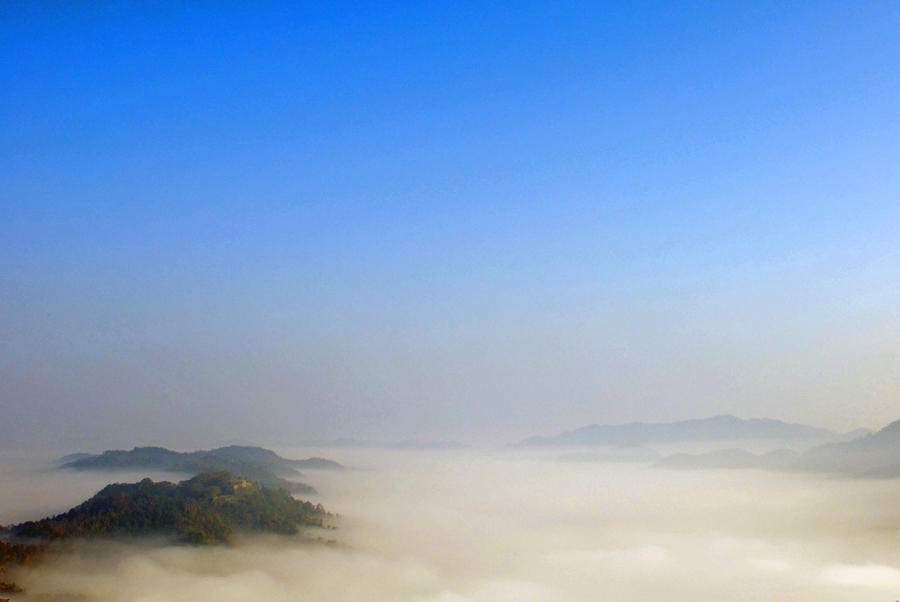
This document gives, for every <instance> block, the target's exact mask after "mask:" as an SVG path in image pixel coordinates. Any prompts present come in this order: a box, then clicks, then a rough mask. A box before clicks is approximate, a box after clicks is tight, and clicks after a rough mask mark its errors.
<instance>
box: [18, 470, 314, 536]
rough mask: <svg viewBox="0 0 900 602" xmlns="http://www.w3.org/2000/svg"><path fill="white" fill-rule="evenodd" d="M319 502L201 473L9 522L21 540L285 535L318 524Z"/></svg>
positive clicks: (114, 489) (110, 491)
mask: <svg viewBox="0 0 900 602" xmlns="http://www.w3.org/2000/svg"><path fill="white" fill-rule="evenodd" d="M327 516H329V514H328V513H327V512H326V511H325V510H324V508H322V506H321V505H313V504H312V503H310V502H304V501H300V500H296V499H294V498H293V497H291V495H290V494H289V493H288V492H286V491H284V490H275V489H268V488H263V487H260V486H259V485H258V484H257V483H253V482H250V481H245V480H243V479H237V478H235V477H234V476H233V475H232V474H231V473H228V472H214V473H203V474H200V475H197V476H196V477H194V478H192V479H189V480H187V481H183V482H181V483H179V484H177V485H176V484H173V483H169V482H165V481H164V482H159V483H154V482H153V481H151V480H150V479H144V480H143V481H141V482H140V483H133V484H115V485H109V486H107V487H106V488H104V489H103V490H102V491H100V492H99V493H98V494H97V495H95V496H94V497H92V498H91V499H89V500H88V501H86V502H84V503H83V504H81V505H80V506H77V507H75V508H73V509H71V510H69V511H68V512H66V513H65V514H60V515H58V516H54V517H52V518H45V519H44V520H41V521H36V522H27V523H23V524H21V525H17V526H15V527H12V528H11V532H12V534H13V535H14V536H15V537H18V538H33V539H38V540H44V541H58V540H64V539H70V538H76V537H80V538H100V537H133V536H141V535H169V536H174V537H175V538H176V539H178V540H179V541H182V542H185V543H191V544H215V543H227V542H230V541H232V539H233V537H234V535H235V534H236V533H238V532H248V533H275V534H283V535H290V534H295V533H297V532H298V531H299V528H300V527H303V526H316V527H323V526H324V523H323V519H324V518H325V517H327Z"/></svg>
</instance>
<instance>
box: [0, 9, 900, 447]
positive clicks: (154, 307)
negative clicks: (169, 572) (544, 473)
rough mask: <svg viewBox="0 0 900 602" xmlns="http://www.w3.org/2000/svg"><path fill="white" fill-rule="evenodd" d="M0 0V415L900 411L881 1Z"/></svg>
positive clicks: (408, 423)
mask: <svg viewBox="0 0 900 602" xmlns="http://www.w3.org/2000/svg"><path fill="white" fill-rule="evenodd" d="M80 4H83V3H76V2H72V3H69V2H46V3H40V2H37V3H31V2H28V3H26V2H4V3H3V5H2V7H0V423H2V425H3V427H2V428H3V439H2V443H0V444H2V445H4V446H10V445H14V446H16V445H18V446H21V445H29V444H32V445H42V444H45V443H46V442H48V441H51V440H57V439H58V440H62V441H63V442H64V444H66V445H69V444H71V445H75V446H80V447H93V448H103V447H105V446H109V445H117V446H125V447H130V446H131V445H136V444H145V443H162V444H167V445H175V446H179V445H180V446H187V447H191V446H196V445H206V444H211V443H216V442H221V441H224V440H228V439H243V440H248V441H259V442H267V441H291V440H294V441H296V440H300V439H306V438H327V437H337V436H355V437H371V438H400V437H420V438H452V439H459V440H463V441H468V442H476V443H479V442H485V443H487V442H490V443H506V442H508V441H511V440H514V439H516V438H519V437H522V436H526V435H530V434H534V433H541V434H549V433H553V432H557V431H559V430H563V429H568V428H573V427H578V426H583V425H585V424H589V423H593V422H601V423H602V422H626V421H632V420H645V421H657V420H677V419H684V418H692V417H700V416H708V415H712V414H719V413H725V412H728V413H734V414H737V415H739V416H742V417H748V418H749V417H772V418H779V419H784V420H789V421H801V422H806V423H809V424H813V425H817V426H825V427H829V428H834V429H838V430H849V429H851V428H854V427H857V426H870V427H880V426H883V425H884V424H886V423H887V422H890V421H892V420H895V419H897V418H900V404H898V393H900V362H898V357H900V356H898V352H900V344H898V341H900V323H898V317H900V301H898V299H900V294H898V293H900V278H898V275H900V247H898V244H897V241H898V226H900V202H898V201H900V194H898V193H900V169H898V165H900V152H898V149H900V103H898V102H897V99H898V98H900V35H898V34H900V8H898V6H897V4H896V3H895V2H866V3H856V4H852V5H851V3H846V2H840V3H838V2H834V3H828V2H816V3H809V2H803V3H799V2H745V3H737V2H730V3H693V4H686V3H685V4H681V5H679V4H676V3H672V2H669V3H662V2H656V3H654V2H641V3H609V4H604V3H600V2H589V3H583V4H578V3H566V5H565V6H551V5H549V4H548V5H537V4H532V5H528V6H523V5H512V4H490V5H487V4H486V3H472V4H465V3H434V4H427V3H415V4H414V5H412V6H404V5H401V4H393V5H374V4H372V5H364V4H338V3H324V4H323V3H315V4H313V3H308V4H307V5H302V6H298V5H297V4H298V3H279V2H258V3H238V2H234V3H230V2H217V3H212V2H185V3H180V2H171V3H137V2H98V3H91V4H92V7H90V8H84V7H80V6H78V5H80Z"/></svg>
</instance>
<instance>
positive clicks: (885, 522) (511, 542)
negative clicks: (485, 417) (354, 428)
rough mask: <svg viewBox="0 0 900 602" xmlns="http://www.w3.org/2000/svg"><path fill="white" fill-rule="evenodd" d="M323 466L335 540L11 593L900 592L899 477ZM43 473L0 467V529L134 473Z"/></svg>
mask: <svg viewBox="0 0 900 602" xmlns="http://www.w3.org/2000/svg"><path fill="white" fill-rule="evenodd" d="M276 451H278V452H279V453H282V454H283V455H285V456H287V457H305V456H307V455H310V453H311V450H308V449H306V450H303V449H279V450H276ZM312 451H313V452H316V453H321V452H322V450H312ZM327 453H328V457H330V458H334V459H335V460H337V461H339V462H341V463H342V464H345V465H347V466H351V467H353V468H352V469H351V470H344V471H334V472H326V471H321V472H319V471H309V472H305V473H304V480H306V481H308V482H310V483H311V484H312V485H313V486H315V488H316V489H317V490H318V492H319V493H318V494H317V495H315V496H313V497H312V498H310V499H311V500H312V501H313V502H316V503H319V502H321V503H322V504H323V505H324V506H325V507H326V508H327V509H328V510H329V511H331V512H334V513H337V514H339V515H340V517H339V518H338V519H336V524H337V526H338V530H336V531H330V530H329V531H325V530H317V529H313V530H310V531H307V532H306V534H305V536H304V537H275V536H266V537H252V538H246V539H242V540H240V541H239V542H238V543H237V544H236V545H233V546H215V547H188V546H176V545H166V544H164V543H162V542H159V541H157V542H147V543H146V544H141V545H131V544H129V545H123V546H120V545H116V544H108V543H107V544H97V543H95V544H83V545H79V546H76V547H75V548H73V549H72V550H71V551H70V552H68V553H65V554H55V555H52V556H51V557H50V558H49V560H47V561H45V562H43V563H40V564H38V565H37V566H35V567H34V568H31V569H28V568H20V569H17V571H16V573H15V577H16V581H17V582H18V583H19V584H20V585H22V586H23V587H24V588H25V590H26V592H27V595H21V596H20V597H19V598H18V599H22V600H30V599H34V600H73V599H75V600H78V599H83V600H97V601H112V600H116V601H130V600H135V601H137V600H141V601H154V602H156V601H158V602H163V601H169V600H172V601H176V600H177V601H185V602H187V601H198V602H203V601H206V600H209V601H212V600H249V599H254V600H271V601H281V600H310V601H326V600H327V601H344V600H347V601H350V600H374V601H381V600H384V601H387V600H391V601H393V600H412V601H422V602H426V601H436V602H438V601H439V602H463V601H468V600H471V601H479V602H495V601H504V600H509V601H513V600H515V601H548V602H549V601H573V602H574V601H589V600H590V601H595V600H610V601H631V600H635V601H636V600H651V599H665V600H670V601H671V600H674V601H685V602H688V601H691V602H697V601H707V600H709V601H712V600H796V601H807V600H809V601H812V600H816V601H817V602H828V601H845V600H855V601H863V602H865V601H873V602H876V601H879V602H880V601H885V600H894V599H896V598H897V596H898V592H900V570H898V569H897V568H894V567H897V566H900V548H898V546H897V545H896V541H897V536H898V532H900V511H898V510H897V508H898V506H897V499H898V495H900V481H897V480H858V479H843V478H841V479H839V478H834V477H828V476H822V475H801V474H794V473H768V472H762V471H756V470H742V471H734V470H733V471H722V470H694V471H678V470H665V469H660V468H654V467H653V466H652V465H651V464H650V463H638V462H609V463H603V462H590V461H578V462H567V461H560V459H559V458H560V454H559V453H557V452H530V451H529V452H522V451H515V452H513V451H493V452H488V451H475V450H455V451H448V452H421V451H397V450H359V449H333V450H327ZM564 457H565V456H564ZM46 461H47V458H40V457H20V456H17V457H6V458H4V462H3V464H2V466H3V473H2V474H0V479H2V481H0V495H2V499H0V502H2V503H0V508H2V512H3V514H2V516H0V524H10V523H13V522H16V521H22V520H27V519H37V518H42V517H44V516H46V515H48V514H51V513H56V512H61V511H64V510H67V509H68V508H70V507H72V506H74V505H77V504H78V503H80V502H82V501H83V500H84V499H86V498H87V497H89V496H90V495H92V494H93V493H95V492H96V491H97V490H98V489H100V488H101V487H102V486H103V485H104V484H105V483H108V482H112V481H128V480H135V479H134V478H132V477H135V478H140V477H142V476H148V475H145V474H143V473H142V474H135V475H131V474H127V473H116V474H114V475H112V476H111V475H109V474H93V473H92V474H86V473H74V472H69V471H56V470H48V469H47V463H46ZM150 476H154V478H155V479H156V478H157V477H160V478H167V479H169V480H173V476H172V475H171V474H168V475H150ZM301 497H302V496H301ZM310 537H312V538H322V539H323V540H333V541H332V543H321V542H315V541H310ZM59 596H65V597H59ZM70 596H75V598H72V597H70Z"/></svg>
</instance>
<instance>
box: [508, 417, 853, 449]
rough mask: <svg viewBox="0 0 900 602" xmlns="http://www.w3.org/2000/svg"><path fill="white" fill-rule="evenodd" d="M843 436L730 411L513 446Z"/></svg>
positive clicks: (531, 440) (598, 427) (582, 430)
mask: <svg viewBox="0 0 900 602" xmlns="http://www.w3.org/2000/svg"><path fill="white" fill-rule="evenodd" d="M843 437H844V436H843V435H840V434H839V433H835V432H834V431H829V430H828V429H823V428H817V427H812V426H806V425H803V424H792V423H786V422H782V421H780V420H772V419H768V418H754V419H750V420H744V419H741V418H738V417H736V416H732V415H730V414H724V415H721V416H713V417H712V418H697V419H692V420H682V421H679V422H662V423H645V422H632V423H629V424H615V425H597V424H592V425H590V426H586V427H582V428H579V429H575V430H573V431H566V432H564V433H560V434H559V435H554V436H551V437H529V438H528V439H525V440H523V441H520V442H519V443H516V444H514V447H575V446H589V445H645V444H650V443H678V442H687V441H739V440H747V439H783V440H800V441H839V440H841V439H842V438H843Z"/></svg>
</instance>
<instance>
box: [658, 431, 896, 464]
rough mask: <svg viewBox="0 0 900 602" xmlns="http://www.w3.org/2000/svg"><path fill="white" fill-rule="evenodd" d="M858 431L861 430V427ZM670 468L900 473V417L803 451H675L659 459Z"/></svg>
mask: <svg viewBox="0 0 900 602" xmlns="http://www.w3.org/2000/svg"><path fill="white" fill-rule="evenodd" d="M857 432H858V431H857ZM657 466H661V467H667V468H761V469H765V470H777V471H790V472H819V473H830V474H840V475H845V476H853V477H863V478H897V477H900V420H898V421H896V422H892V423H891V424H889V425H887V426H886V427H884V428H883V429H881V430H880V431H878V432H876V433H869V434H866V435H864V436H862V437H859V438H856V439H854V440H852V441H840V442H831V443H823V444H821V445H817V446H815V447H813V448H811V449H809V450H807V451H805V452H803V453H798V452H792V451H789V450H776V451H775V452H770V453H769V454H763V455H758V454H752V453H750V452H747V451H744V450H738V449H731V450H718V451H714V452H709V453H706V454H675V455H672V456H669V457H667V458H664V459H662V460H660V461H659V463H658V464H657Z"/></svg>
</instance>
